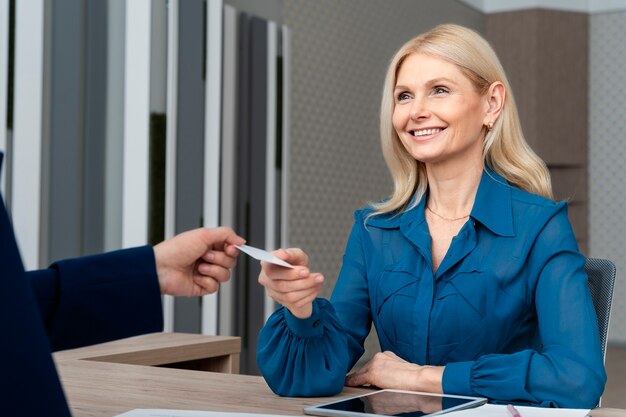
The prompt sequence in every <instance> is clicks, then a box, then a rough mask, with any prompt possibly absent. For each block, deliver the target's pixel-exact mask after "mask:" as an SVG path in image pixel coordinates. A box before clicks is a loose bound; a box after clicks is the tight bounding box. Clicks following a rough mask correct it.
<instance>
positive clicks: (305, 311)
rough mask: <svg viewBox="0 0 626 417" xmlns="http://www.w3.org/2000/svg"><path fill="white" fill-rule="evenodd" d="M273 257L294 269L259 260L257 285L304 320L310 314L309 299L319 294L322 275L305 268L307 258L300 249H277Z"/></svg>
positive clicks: (307, 263) (310, 301) (307, 261)
mask: <svg viewBox="0 0 626 417" xmlns="http://www.w3.org/2000/svg"><path fill="white" fill-rule="evenodd" d="M273 254H274V256H276V257H278V258H280V259H282V260H284V261H287V262H289V263H290V264H291V265H293V266H295V268H293V269H291V268H285V267H282V266H278V265H274V264H270V263H267V262H261V273H260V274H259V284H261V285H263V286H264V287H265V290H266V291H267V295H268V296H270V297H271V298H272V299H273V300H274V301H276V302H277V303H279V304H282V305H283V306H285V308H287V309H288V310H289V311H290V312H291V314H293V315H294V316H296V317H298V318H300V319H306V318H308V317H310V316H311V314H312V313H313V300H315V298H316V297H317V296H318V295H319V293H320V291H321V289H322V284H323V283H324V276H323V275H322V274H320V273H311V272H310V271H309V268H308V265H309V257H308V256H307V254H306V253H304V252H303V251H302V250H301V249H297V248H292V249H278V250H276V251H274V252H273Z"/></svg>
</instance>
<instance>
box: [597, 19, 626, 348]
mask: <svg viewBox="0 0 626 417" xmlns="http://www.w3.org/2000/svg"><path fill="white" fill-rule="evenodd" d="M590 22H591V23H590V37H591V40H590V62H591V66H590V77H589V79H590V91H589V97H590V118H589V122H590V123H589V197H590V198H589V202H590V206H589V227H590V249H591V251H590V254H591V256H594V257H598V258H608V259H611V260H612V261H613V262H615V264H616V267H617V282H616V284H615V295H614V298H613V309H612V314H611V330H610V333H609V341H610V342H613V343H626V118H625V117H624V112H625V110H626V43H625V42H624V39H626V12H619V13H607V14H596V15H592V16H591V19H590Z"/></svg>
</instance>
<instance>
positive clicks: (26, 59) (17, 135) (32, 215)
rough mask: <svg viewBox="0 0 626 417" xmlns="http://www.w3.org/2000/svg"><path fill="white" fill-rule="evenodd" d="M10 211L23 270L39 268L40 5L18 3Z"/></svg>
mask: <svg viewBox="0 0 626 417" xmlns="http://www.w3.org/2000/svg"><path fill="white" fill-rule="evenodd" d="M15 5H16V16H15V20H16V22H15V80H14V82H15V96H14V119H13V132H14V134H13V155H12V163H13V172H12V185H11V188H12V190H13V191H14V192H13V195H12V201H11V207H10V211H11V213H12V219H13V226H14V228H15V232H16V238H17V242H18V244H19V247H20V252H21V254H22V259H23V261H24V266H25V267H26V269H34V268H37V267H39V266H40V260H39V251H40V247H39V245H40V241H39V233H40V232H39V225H40V223H41V219H40V214H41V210H40V205H39V202H40V199H41V148H42V144H41V135H42V128H43V127H42V117H43V116H42V109H43V58H44V48H43V44H44V38H43V33H44V2H43V0H27V1H16V2H15Z"/></svg>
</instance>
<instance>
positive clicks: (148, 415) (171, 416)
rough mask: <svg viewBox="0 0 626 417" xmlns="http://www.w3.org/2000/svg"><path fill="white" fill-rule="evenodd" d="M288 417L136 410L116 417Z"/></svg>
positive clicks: (217, 412) (213, 412)
mask: <svg viewBox="0 0 626 417" xmlns="http://www.w3.org/2000/svg"><path fill="white" fill-rule="evenodd" d="M225 416H227V417H288V416H279V415H277V414H254V413H227V412H224V411H190V410H164V409H163V410H158V409H140V408H138V409H135V410H130V411H127V412H125V413H123V414H118V415H117V416H115V417H225Z"/></svg>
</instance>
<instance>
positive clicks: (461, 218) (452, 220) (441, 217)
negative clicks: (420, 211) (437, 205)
mask: <svg viewBox="0 0 626 417" xmlns="http://www.w3.org/2000/svg"><path fill="white" fill-rule="evenodd" d="M426 210H428V211H430V212H431V213H432V214H434V215H435V216H437V217H439V218H440V219H443V220H447V221H449V222H455V221H457V220H463V219H464V218H466V217H469V214H466V215H465V216H461V217H457V218H455V219H450V218H448V217H444V216H442V215H441V214H439V213H435V211H434V210H433V209H431V208H430V207H429V206H426Z"/></svg>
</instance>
